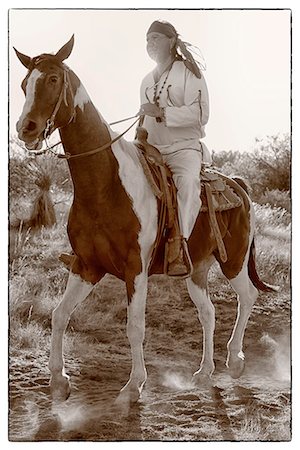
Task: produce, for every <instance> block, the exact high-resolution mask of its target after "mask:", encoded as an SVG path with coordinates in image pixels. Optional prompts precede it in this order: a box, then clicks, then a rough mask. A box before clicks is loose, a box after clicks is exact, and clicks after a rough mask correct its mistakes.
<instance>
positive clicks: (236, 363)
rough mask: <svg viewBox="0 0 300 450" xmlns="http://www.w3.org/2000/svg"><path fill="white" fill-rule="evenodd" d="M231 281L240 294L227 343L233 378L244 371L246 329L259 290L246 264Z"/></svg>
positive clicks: (228, 365) (229, 364)
mask: <svg viewBox="0 0 300 450" xmlns="http://www.w3.org/2000/svg"><path fill="white" fill-rule="evenodd" d="M229 281H230V284H231V285H232V287H233V289H234V290H235V292H236V293H237V295H238V299H237V300H238V309H237V317H236V322H235V325H234V328H233V332H232V335H231V337H230V339H229V341H228V344H227V349H228V355H227V361H226V366H227V367H228V369H229V373H230V375H231V376H232V377H233V378H239V377H240V376H241V375H242V373H243V370H244V365H245V363H244V353H243V339H244V334H245V329H246V326H247V322H248V319H249V316H250V314H251V311H252V307H253V305H254V303H255V301H256V299H257V296H258V291H257V289H256V288H255V287H254V286H253V284H252V282H251V281H250V279H249V276H248V268H247V266H246V265H244V267H243V269H242V271H241V272H240V273H239V274H238V275H237V276H236V277H235V278H233V279H231V280H229Z"/></svg>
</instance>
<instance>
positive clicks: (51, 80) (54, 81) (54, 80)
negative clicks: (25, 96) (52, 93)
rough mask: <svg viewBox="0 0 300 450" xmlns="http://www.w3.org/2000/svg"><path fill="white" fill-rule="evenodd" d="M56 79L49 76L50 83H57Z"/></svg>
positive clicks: (54, 76)
mask: <svg viewBox="0 0 300 450" xmlns="http://www.w3.org/2000/svg"><path fill="white" fill-rule="evenodd" d="M57 80H58V77H57V76H56V75H51V77H50V78H49V81H50V83H52V84H55V83H57Z"/></svg>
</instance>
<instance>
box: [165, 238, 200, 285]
mask: <svg viewBox="0 0 300 450" xmlns="http://www.w3.org/2000/svg"><path fill="white" fill-rule="evenodd" d="M180 239H181V245H180V247H181V248H180V252H179V255H178V256H177V258H176V259H175V260H174V261H172V262H171V263H169V262H168V251H169V243H168V242H167V243H166V249H165V270H164V272H165V273H166V274H167V275H168V276H169V277H172V278H178V279H185V278H188V277H190V276H191V275H192V272H193V264H192V261H191V258H190V255H189V251H188V246H187V242H186V240H185V239H183V238H182V237H181V238H180Z"/></svg>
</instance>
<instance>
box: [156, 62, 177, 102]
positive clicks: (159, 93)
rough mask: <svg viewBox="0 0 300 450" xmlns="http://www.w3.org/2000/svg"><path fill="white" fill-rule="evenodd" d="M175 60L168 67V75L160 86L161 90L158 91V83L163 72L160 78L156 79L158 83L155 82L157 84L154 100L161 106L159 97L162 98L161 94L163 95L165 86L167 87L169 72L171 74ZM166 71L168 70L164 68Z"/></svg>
mask: <svg viewBox="0 0 300 450" xmlns="http://www.w3.org/2000/svg"><path fill="white" fill-rule="evenodd" d="M173 62H174V61H172V63H171V64H170V66H169V67H168V69H167V74H166V77H165V79H164V82H163V84H162V85H161V88H160V90H159V91H158V93H157V88H158V84H159V81H160V79H161V76H162V74H161V76H160V77H159V78H158V80H157V81H156V83H155V85H154V93H153V102H154V103H155V104H156V105H157V106H159V99H160V96H161V94H162V92H163V90H164V87H165V85H166V83H167V80H168V77H169V74H170V72H171V69H172V66H173ZM164 72H166V70H164ZM164 72H163V73H164ZM154 80H155V78H154Z"/></svg>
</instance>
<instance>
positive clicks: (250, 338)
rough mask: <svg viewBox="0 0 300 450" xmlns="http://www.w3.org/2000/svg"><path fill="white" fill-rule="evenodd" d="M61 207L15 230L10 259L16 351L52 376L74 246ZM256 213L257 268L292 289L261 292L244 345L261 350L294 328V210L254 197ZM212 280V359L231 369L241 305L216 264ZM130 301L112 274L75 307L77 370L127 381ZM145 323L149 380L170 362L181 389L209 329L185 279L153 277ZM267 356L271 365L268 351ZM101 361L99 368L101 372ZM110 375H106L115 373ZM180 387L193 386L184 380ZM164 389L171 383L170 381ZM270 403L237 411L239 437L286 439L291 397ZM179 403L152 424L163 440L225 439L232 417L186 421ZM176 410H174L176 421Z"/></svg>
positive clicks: (72, 341) (72, 337)
mask: <svg viewBox="0 0 300 450" xmlns="http://www.w3.org/2000/svg"><path fill="white" fill-rule="evenodd" d="M56 208H57V212H58V214H57V216H58V217H59V218H60V220H59V222H58V224H57V225H55V226H54V227H52V228H49V229H45V228H42V230H41V231H40V232H35V233H34V232H33V231H30V230H29V231H26V232H23V231H22V228H19V229H18V230H17V231H14V233H16V234H15V240H14V249H13V250H14V251H13V252H12V260H11V266H10V286H9V293H10V323H11V325H10V352H11V354H12V355H14V358H15V360H16V361H17V362H18V361H19V362H18V364H19V365H20V366H22V364H23V358H33V360H34V359H35V358H37V359H38V358H42V359H41V361H43V363H42V362H41V364H44V365H45V367H44V368H43V369H39V370H43V373H45V377H46V376H48V375H47V368H46V361H47V357H48V354H49V343H50V331H51V311H52V310H53V308H54V307H55V306H56V305H57V303H58V302H59V300H60V298H61V297H62V295H63V291H64V288H65V285H66V281H67V276H68V274H67V271H66V270H65V268H64V267H63V266H62V265H61V264H60V263H59V262H58V256H59V254H60V253H61V252H62V251H66V250H68V249H69V244H68V241H67V235H66V227H65V215H66V213H65V207H64V206H63V204H61V203H60V204H58V205H57V207H56ZM256 213H257V220H258V231H257V245H256V247H257V260H258V267H259V269H260V273H261V275H262V276H263V278H264V279H265V280H266V281H268V282H269V283H271V284H277V285H280V286H281V287H284V288H285V289H284V290H283V291H284V292H283V293H280V295H279V296H275V295H269V296H266V295H265V296H264V295H263V296H261V297H260V299H259V301H258V303H257V305H256V306H255V308H254V312H253V314H252V315H251V318H250V321H249V326H248V329H247V333H246V338H245V346H246V349H247V347H249V348H250V345H253V343H256V350H257V349H258V351H265V349H266V345H269V346H270V345H271V344H270V342H269V341H268V340H267V338H265V340H262V341H259V337H262V336H263V335H264V333H266V332H267V333H269V336H271V337H272V336H273V337H274V336H275V337H276V336H277V335H278V334H282V332H283V331H284V330H283V327H288V314H289V312H288V311H289V305H288V302H289V291H288V286H289V275H290V228H289V227H290V224H289V216H288V214H287V213H286V212H284V211H283V210H281V209H278V208H277V209H272V208H270V207H267V206H259V205H256ZM209 284H210V288H211V295H212V299H213V300H214V304H215V307H216V348H215V352H216V354H215V360H216V366H217V372H218V371H220V370H223V368H224V363H225V356H226V342H227V341H228V339H229V335H230V332H231V330H232V326H233V321H234V317H235V312H236V305H235V302H233V301H232V299H233V298H234V294H233V292H232V290H231V289H230V287H229V285H228V283H226V281H225V280H224V277H223V276H222V274H221V273H220V271H219V269H218V267H217V266H216V267H214V268H213V270H212V272H211V275H210V280H209ZM126 305H127V300H126V291H125V287H124V284H123V283H122V282H121V281H119V280H117V279H115V278H114V277H112V276H106V277H105V278H104V280H103V281H102V282H101V283H100V285H99V286H97V287H96V288H95V289H94V291H93V292H92V293H91V294H90V296H89V297H88V298H87V299H86V301H85V302H84V303H83V304H82V305H80V306H79V307H78V308H77V309H76V311H75V312H74V313H73V315H72V317H71V320H70V323H69V327H68V330H67V333H66V339H65V353H66V361H67V366H68V364H69V368H70V369H71V370H73V371H75V375H76V373H77V372H78V371H81V372H80V373H88V376H89V377H90V380H96V381H97V380H100V381H101V382H102V381H103V377H105V376H106V375H105V373H106V371H107V373H108V375H107V376H108V377H109V374H111V376H112V378H113V377H114V376H117V374H119V375H118V376H119V377H120V379H122V382H125V381H126V377H127V376H128V374H129V371H130V352H129V345H128V341H127V338H126ZM146 326H147V328H146V340H145V357H146V361H147V365H148V369H149V373H150V376H149V379H150V380H151V377H152V379H154V380H155V379H156V378H155V377H156V376H157V380H158V383H163V381H162V380H163V379H164V376H165V374H166V373H169V372H168V370H169V371H170V370H171V372H172V373H173V378H174V377H175V378H174V379H175V381H176V379H177V385H176V386H177V387H176V389H178V390H180V389H181V388H180V386H179V385H178V380H179V382H181V380H182V379H187V378H188V377H189V376H190V375H191V374H192V373H193V371H194V370H196V369H197V366H198V364H199V361H200V358H201V348H202V331H201V328H200V326H199V322H198V318H197V313H196V310H195V307H194V305H193V304H192V302H191V301H190V299H189V298H188V294H187V291H186V287H185V283H184V282H183V281H171V280H170V279H168V278H166V277H164V276H155V277H152V278H151V279H150V281H149V290H148V303H147V314H146ZM286 331H288V330H286ZM32 355H35V356H34V357H33V356H32ZM272 355H273V354H272ZM30 360H31V359H30ZM44 361H45V363H44ZM269 361H271V362H270V364H271V363H272V364H273V362H272V361H273V360H272V358H271V357H270V358H269ZM274 364H275V362H274ZM79 367H81V369H79ZM116 367H118V372H116ZM272 367H275V365H273V366H272ZM99 368H102V370H101V373H102V374H101V375H100V374H99ZM120 368H121V369H120ZM119 370H120V373H119ZM110 371H111V372H110ZM12 376H13V375H12ZM77 376H79V375H77ZM176 377H177V378H176ZM178 377H179V378H178ZM91 382H92V381H91ZM105 382H107V383H109V379H107V381H105ZM118 382H119V380H118ZM150 383H151V381H150ZM183 385H184V386H186V387H187V388H188V386H189V385H188V384H185V383H184V382H183ZM173 386H175V385H174V383H173ZM119 387H121V386H119ZM165 389H170V386H169V388H165ZM171 391H172V389H171ZM262 392H263V390H262ZM278 395H279V394H278ZM278 398H280V397H278ZM265 403H266V406H265V407H264V406H261V403H260V404H256V405H255V404H254V405H252V406H251V404H247V403H245V405H244V407H243V408H244V409H242V410H241V411H242V412H241V415H238V414H237V416H236V417H237V420H235V419H234V417H233V418H231V420H232V421H233V424H234V425H233V427H232V429H233V431H234V436H235V439H236V440H287V439H289V417H290V412H289V405H288V404H285V405H284V404H281V403H278V404H279V405H280V406H281V410H280V411H278V410H277V409H276V408H275V406H276V405H275V406H274V408H275V410H276V414H275V413H274V414H273V413H272V412H270V411H268V401H266V402H265ZM174 405H175V406H174V408H175V410H174V411H175V412H174V414H173V416H172V417H173V418H172V417H171V418H170V423H168V424H166V425H165V427H162V429H161V431H157V432H155V433H157V434H155V436H158V439H160V440H166V439H170V440H189V439H193V436H194V438H195V436H198V438H199V439H200V440H211V439H216V440H222V439H223V438H224V436H225V438H226V433H224V432H223V434H222V432H221V431H222V429H223V428H222V427H224V426H225V425H222V423H221V422H220V423H219V424H216V420H215V419H214V418H213V416H210V415H209V414H210V413H209V414H208V415H207V416H205V414H204V413H203V417H202V419H199V421H198V422H197V421H196V422H195V424H194V425H193V426H191V424H190V419H189V416H188V415H187V418H186V419H184V421H183V422H182V424H183V425H182V426H181V425H180V423H181V422H180V420H181V418H180V417H181V416H180V414H179V413H178V414H179V415H178V416H177V412H176V411H177V409H176V408H177V405H179V406H178V408H179V409H178V411H179V410H180V408H182V402H180V401H178V402H177V403H176V402H175V403H174ZM180 405H181V406H180ZM209 411H210V410H209ZM149 414H150V413H149ZM151 414H152V413H151ZM153 414H154V413H153ZM155 414H156V412H155ZM155 414H154V415H155ZM182 414H183V416H184V413H182ZM183 416H182V417H183ZM147 417H148V416H147ZM151 417H152V416H151ZM155 417H156V416H155ZM174 417H177V418H176V420H175V419H174ZM184 417H185V416H184ZM148 419H149V417H148ZM148 419H147V420H148ZM149 420H150V419H149ZM158 420H162V419H161V418H160V419H158ZM168 420H169V419H168ZM185 420H186V421H185ZM147 427H148V428H147ZM188 427H190V428H188ZM147 429H148V431H147ZM153 430H154V428H153V427H152V425H151V426H150V425H149V426H148V425H147V424H146V425H145V433H144V436H145V437H146V439H147V436H149V439H151V436H152V438H153V436H154V434H153V433H154V431H153ZM184 430H186V431H184ZM223 431H224V430H223ZM147 433H148V434H147ZM184 433H185V434H184Z"/></svg>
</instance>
